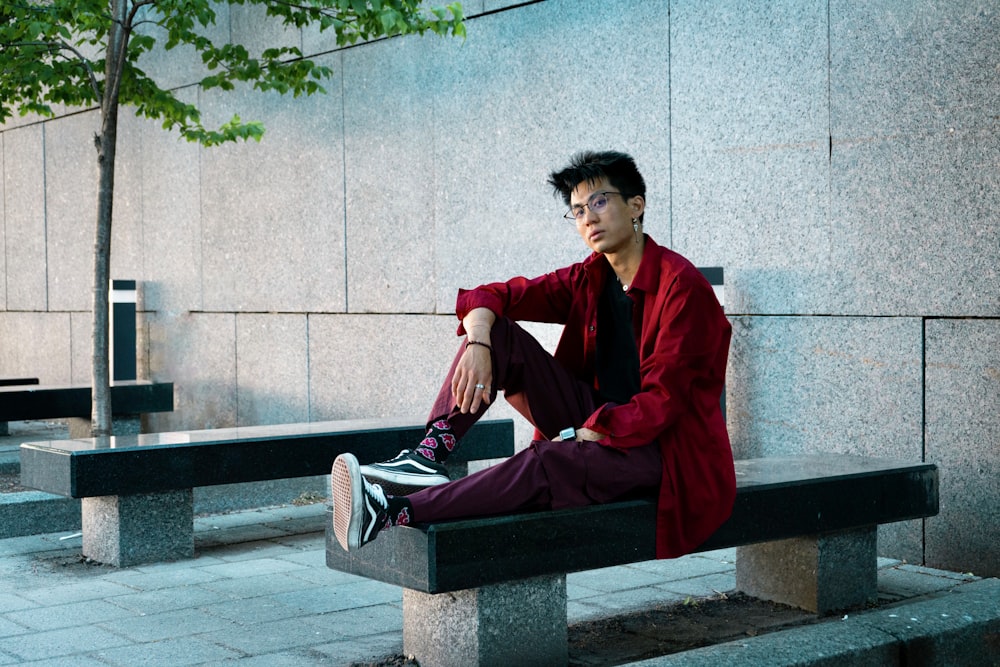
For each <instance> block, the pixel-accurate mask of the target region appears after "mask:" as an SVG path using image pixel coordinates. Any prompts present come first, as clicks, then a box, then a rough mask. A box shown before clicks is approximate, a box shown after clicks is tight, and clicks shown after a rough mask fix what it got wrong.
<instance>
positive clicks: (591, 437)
mask: <svg viewBox="0 0 1000 667" xmlns="http://www.w3.org/2000/svg"><path fill="white" fill-rule="evenodd" d="M603 438H604V434H603V433H598V432H597V431H591V430H590V429H589V428H578V429H576V437H575V438H573V439H574V440H576V441H577V442H584V441H588V442H597V441H598V440H602V439H603ZM552 442H562V438H558V437H557V438H556V439H555V440H553V441H552Z"/></svg>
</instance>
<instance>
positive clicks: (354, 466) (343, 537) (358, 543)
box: [330, 454, 389, 551]
mask: <svg viewBox="0 0 1000 667" xmlns="http://www.w3.org/2000/svg"><path fill="white" fill-rule="evenodd" d="M330 490H331V492H332V494H331V497H332V498H333V533H334V535H335V536H336V537H337V541H338V542H340V546H342V547H343V548H344V549H345V550H347V551H354V550H355V549H360V548H361V547H363V546H364V545H366V544H368V543H369V542H371V541H372V540H374V539H375V536H376V535H378V532H379V531H380V530H382V528H383V527H385V525H386V523H388V520H389V512H388V509H389V502H388V501H387V500H386V498H385V493H384V492H383V491H382V487H380V486H379V485H378V484H370V483H369V482H368V480H366V479H365V478H364V477H362V476H361V471H360V466H359V465H358V459H357V458H355V457H354V455H353V454H341V455H340V456H338V457H337V458H336V460H335V461H334V462H333V471H332V473H331V475H330Z"/></svg>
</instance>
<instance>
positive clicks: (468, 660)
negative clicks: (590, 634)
mask: <svg viewBox="0 0 1000 667" xmlns="http://www.w3.org/2000/svg"><path fill="white" fill-rule="evenodd" d="M403 652H404V653H405V654H407V655H417V656H420V664H422V665H434V666H435V667H466V666H467V665H523V666H525V667H532V666H534V665H538V666H539V667H548V665H565V664H566V661H567V659H568V655H567V628H566V575H553V576H546V577H534V578H531V579H523V580H521V581H515V582H510V583H504V584H496V585H493V586H483V587H482V588H475V589H466V590H461V591H455V592H453V593H451V594H450V595H432V594H430V593H422V592H420V591H415V590H412V589H408V588H407V589H403Z"/></svg>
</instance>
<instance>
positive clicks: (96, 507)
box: [81, 489, 194, 567]
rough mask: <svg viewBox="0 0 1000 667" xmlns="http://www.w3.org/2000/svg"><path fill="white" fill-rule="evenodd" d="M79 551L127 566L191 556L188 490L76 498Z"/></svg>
mask: <svg viewBox="0 0 1000 667" xmlns="http://www.w3.org/2000/svg"><path fill="white" fill-rule="evenodd" d="M81 509H82V516H81V520H82V526H83V551H82V553H83V555H84V556H86V557H87V558H90V559H92V560H95V561H97V562H99V563H106V564H108V565H114V566H116V567H130V566H132V565H138V564H140V563H149V562H152V561H158V560H176V559H180V558H192V557H193V556H194V494H193V492H192V490H191V489H184V490H181V491H167V492H164V493H143V494H137V495H130V496H95V497H92V498H84V499H83V500H82V502H81Z"/></svg>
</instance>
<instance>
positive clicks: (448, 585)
mask: <svg viewBox="0 0 1000 667" xmlns="http://www.w3.org/2000/svg"><path fill="white" fill-rule="evenodd" d="M736 474H737V493H736V502H735V506H734V508H733V514H732V516H731V517H730V518H729V520H728V521H727V522H726V523H725V524H723V525H722V527H721V528H719V530H718V531H717V532H716V533H715V534H714V535H713V536H712V537H711V538H709V539H708V541H707V542H705V544H703V545H702V546H701V547H700V548H699V549H698V550H699V551H708V550H712V549H720V548H723V547H733V546H742V545H746V544H754V543H757V542H767V541H771V540H778V539H784V538H789V537H797V536H804V535H814V534H817V533H823V532H829V531H840V530H847V529H852V528H860V527H865V526H874V525H876V524H881V523H891V522H894V521H902V520H905V519H915V518H920V517H927V516H933V515H935V514H937V512H938V486H937V484H938V477H937V468H936V466H934V465H933V464H929V463H907V462H900V461H893V460H886V459H871V458H863V457H856V456H847V455H818V456H803V457H781V458H778V457H776V458H762V459H748V460H742V461H737V462H736ZM655 520H656V503H655V501H654V500H652V499H641V500H631V501H624V502H617V503H609V504H605V505H593V506H590V507H584V508H578V509H567V510H553V511H547V512H532V513H525V514H515V515H507V516H498V517H490V518H482V519H468V520H460V521H450V522H441V523H435V524H429V525H416V526H410V527H399V528H393V529H391V530H388V531H386V532H384V533H382V534H380V535H379V536H378V538H377V539H376V540H375V541H374V542H371V543H370V544H368V545H366V546H365V547H364V548H362V549H360V550H358V551H354V552H350V553H348V552H346V551H344V550H343V549H342V548H341V547H340V545H339V544H338V543H337V541H336V539H335V538H334V537H333V534H332V530H330V527H329V526H328V527H327V542H326V562H327V566H328V567H331V568H333V569H336V570H341V571H344V572H350V573H353V574H359V575H362V576H365V577H369V578H372V579H376V580H378V581H383V582H386V583H390V584H396V585H399V586H403V587H405V588H410V589H415V590H419V591H423V592H425V593H443V592H447V591H455V590H462V589H466V588H478V587H480V586H485V585H489V584H496V583H501V582H504V581H512V580H517V579H524V578H528V577H534V576H541V575H546V574H558V573H567V572H577V571H583V570H592V569H597V568H602V567H609V566H612V565H622V564H625V563H634V562H641V561H647V560H652V559H654V558H655V557H656V549H655Z"/></svg>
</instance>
